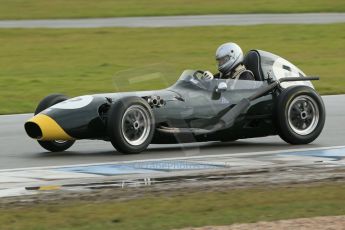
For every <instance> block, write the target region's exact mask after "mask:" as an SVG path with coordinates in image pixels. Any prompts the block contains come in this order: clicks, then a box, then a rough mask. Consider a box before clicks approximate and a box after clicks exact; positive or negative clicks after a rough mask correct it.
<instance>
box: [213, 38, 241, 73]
mask: <svg viewBox="0 0 345 230" xmlns="http://www.w3.org/2000/svg"><path fill="white" fill-rule="evenodd" d="M216 60H217V63H218V70H219V72H221V73H222V74H227V73H229V72H230V71H231V70H232V69H233V68H234V67H236V66H237V65H238V64H240V63H242V62H243V52H242V49H241V47H239V45H237V44H236V43H232V42H229V43H225V44H223V45H221V46H219V47H218V49H217V51H216Z"/></svg>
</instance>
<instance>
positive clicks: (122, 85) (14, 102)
mask: <svg viewBox="0 0 345 230" xmlns="http://www.w3.org/2000/svg"><path fill="white" fill-rule="evenodd" d="M229 40H231V41H236V42H237V43H239V44H240V45H241V46H242V48H243V50H244V51H248V50H249V49H252V48H258V49H262V50H267V51H270V52H273V53H276V54H278V55H280V56H282V57H284V58H286V59H288V60H290V61H291V62H292V63H294V64H296V65H297V66H298V67H300V68H301V69H302V70H303V71H304V72H305V73H306V74H308V75H318V76H321V81H319V82H315V85H316V87H317V89H318V90H319V92H321V93H322V94H339V93H345V76H344V72H345V66H344V61H345V57H344V50H345V24H331V25H260V26H245V27H240V26H232V27H192V28H156V29H149V28H99V29H2V30H0V44H1V46H0V89H1V91H0V104H1V107H0V114H8V113H22V112H32V111H33V110H34V108H35V107H36V105H37V103H38V102H39V101H40V100H41V99H42V98H43V97H44V96H46V95H47V94H50V93H56V92H60V93H64V94H67V95H69V96H77V95H83V94H93V93H101V92H115V91H127V90H144V89H158V88H164V87H167V86H169V85H170V84H172V83H173V82H175V81H176V80H177V78H178V77H179V74H180V73H181V72H182V71H183V70H184V69H188V68H189V69H209V70H211V71H213V72H215V71H216V68H215V61H214V52H215V49H216V48H217V47H218V46H219V45H220V44H221V43H224V42H227V41H229ZM153 64H154V65H153ZM166 66H168V67H166ZM145 68H146V70H144V71H143V70H142V69H145ZM147 69H149V70H147ZM121 71H122V72H121ZM123 71H125V72H123ZM152 73H158V78H159V79H158V80H153V81H152V80H151V81H150V80H147V81H146V80H145V79H155V77H157V76H153V75H154V74H153V75H152ZM148 74H151V75H148ZM143 75H145V76H147V78H144V80H145V81H129V80H128V79H129V77H130V76H131V77H133V76H139V77H140V76H143ZM141 80H142V79H141Z"/></svg>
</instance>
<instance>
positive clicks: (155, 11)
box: [0, 0, 345, 19]
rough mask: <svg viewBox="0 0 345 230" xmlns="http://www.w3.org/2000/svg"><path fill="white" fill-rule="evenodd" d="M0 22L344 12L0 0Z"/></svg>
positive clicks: (172, 2)
mask: <svg viewBox="0 0 345 230" xmlns="http://www.w3.org/2000/svg"><path fill="white" fill-rule="evenodd" d="M0 4H1V8H0V19H43V18H95V17H124V16H157V15H189V14H228V13H295V12H344V11H345V3H344V1H343V0H332V1H327V0H302V1H301V0H286V1H276V0H265V1H262V0H246V1H234V0H213V1H208V0H187V1H182V0H164V1H160V0H150V1H147V0H117V1H114V0H102V1H94V0H50V1H47V0H30V1H27V0H0Z"/></svg>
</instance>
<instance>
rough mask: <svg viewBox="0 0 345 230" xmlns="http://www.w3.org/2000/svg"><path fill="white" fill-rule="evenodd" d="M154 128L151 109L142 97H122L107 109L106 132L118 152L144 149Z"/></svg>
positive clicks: (138, 151) (150, 139)
mask: <svg viewBox="0 0 345 230" xmlns="http://www.w3.org/2000/svg"><path fill="white" fill-rule="evenodd" d="M154 128H155V121H154V117H153V113H152V110H151V108H150V106H149V105H148V104H147V102H146V101H145V100H144V99H142V98H139V97H127V98H123V99H122V100H120V101H118V102H116V103H114V104H113V105H112V106H111V108H110V110H109V115H108V121H107V129H108V134H109V137H110V141H111V143H112V144H113V146H114V147H115V148H116V149H117V150H118V151H119V152H122V153H140V152H142V151H144V150H145V149H146V148H147V146H148V145H149V144H150V143H151V141H152V138H153V134H154Z"/></svg>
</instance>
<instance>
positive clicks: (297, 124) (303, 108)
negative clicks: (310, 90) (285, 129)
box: [287, 95, 320, 136]
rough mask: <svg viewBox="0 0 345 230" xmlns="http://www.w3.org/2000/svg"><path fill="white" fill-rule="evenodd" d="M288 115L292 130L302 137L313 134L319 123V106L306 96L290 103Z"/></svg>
mask: <svg viewBox="0 0 345 230" xmlns="http://www.w3.org/2000/svg"><path fill="white" fill-rule="evenodd" d="M287 113H288V122H289V126H290V128H291V129H292V130H293V131H294V132H295V133H297V134H299V135H302V136H305V135H308V134H310V133H312V132H313V131H314V130H315V129H316V127H317V124H318V122H319V117H320V113H319V109H318V105H317V103H316V102H315V100H314V99H313V98H311V97H309V96H306V95H301V96H298V97H296V98H295V99H294V100H293V101H292V102H291V103H290V105H289V108H288V111H287Z"/></svg>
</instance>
